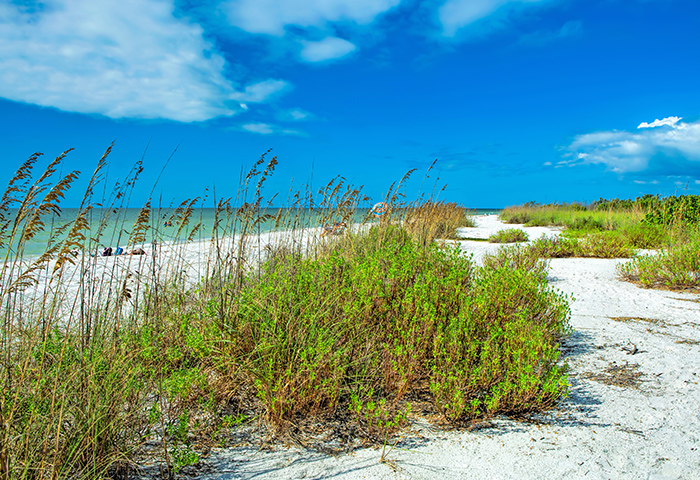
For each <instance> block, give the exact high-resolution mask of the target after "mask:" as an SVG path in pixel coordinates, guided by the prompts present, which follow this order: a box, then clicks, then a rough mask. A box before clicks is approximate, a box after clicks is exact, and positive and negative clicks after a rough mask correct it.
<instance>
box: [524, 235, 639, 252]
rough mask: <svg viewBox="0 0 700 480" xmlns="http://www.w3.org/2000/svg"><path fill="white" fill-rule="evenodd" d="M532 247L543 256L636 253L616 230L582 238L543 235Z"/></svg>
mask: <svg viewBox="0 0 700 480" xmlns="http://www.w3.org/2000/svg"><path fill="white" fill-rule="evenodd" d="M530 248H532V250H533V251H534V252H535V253H536V255H538V256H540V257H542V258H568V257H592V258H628V257H631V256H632V255H633V254H634V251H633V250H632V248H631V247H630V246H629V245H628V244H627V243H626V242H625V240H624V238H622V237H621V236H620V235H619V234H617V233H616V232H600V233H596V234H588V235H586V236H584V237H582V238H576V237H569V236H558V237H541V238H538V239H537V240H535V241H534V242H533V243H532V245H531V247H530Z"/></svg>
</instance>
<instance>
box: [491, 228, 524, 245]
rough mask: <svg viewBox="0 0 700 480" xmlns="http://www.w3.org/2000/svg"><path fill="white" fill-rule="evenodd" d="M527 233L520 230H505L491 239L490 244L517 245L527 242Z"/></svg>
mask: <svg viewBox="0 0 700 480" xmlns="http://www.w3.org/2000/svg"><path fill="white" fill-rule="evenodd" d="M527 241H528V236H527V233H525V232H523V231H522V230H520V229H519V228H508V229H505V230H499V231H498V232H496V233H494V234H493V235H491V236H490V237H489V242H491V243H516V242H527Z"/></svg>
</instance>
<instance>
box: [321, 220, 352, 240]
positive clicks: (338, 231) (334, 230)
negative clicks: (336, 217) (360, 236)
mask: <svg viewBox="0 0 700 480" xmlns="http://www.w3.org/2000/svg"><path fill="white" fill-rule="evenodd" d="M346 228H348V224H347V223H345V222H337V223H336V224H335V225H333V226H331V225H325V226H324V227H323V231H322V232H321V237H325V236H326V235H342V234H343V233H344V232H345V229H346Z"/></svg>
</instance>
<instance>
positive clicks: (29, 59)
mask: <svg viewBox="0 0 700 480" xmlns="http://www.w3.org/2000/svg"><path fill="white" fill-rule="evenodd" d="M173 10H174V7H173V4H172V1H168V0H118V1H117V0H100V1H94V0H47V1H45V2H43V5H42V8H40V9H37V10H36V11H28V10H26V9H23V7H21V6H17V5H12V4H6V3H2V4H0V96H1V97H4V98H6V99H9V100H13V101H19V102H26V103H32V104H36V105H41V106H46V107H55V108H58V109H61V110H65V111H70V112H79V113H96V114H101V115H105V116H107V117H111V118H162V119H170V120H176V121H181V122H192V121H204V120H208V119H211V118H214V117H218V116H229V115H233V114H234V113H236V112H237V111H240V110H242V109H245V106H242V105H240V102H244V101H246V102H260V101H264V100H265V99H266V98H267V97H268V96H269V95H272V94H274V93H276V92H279V91H281V90H282V89H284V88H285V87H286V86H287V84H286V83H285V82H283V81H280V80H268V81H264V82H261V83H258V84H256V85H252V86H249V87H247V88H246V89H245V90H244V91H242V92H240V91H237V89H236V87H237V85H236V84H235V83H234V82H232V81H231V80H229V79H227V78H226V76H225V75H224V73H223V72H224V69H225V66H226V62H225V60H224V58H223V57H222V56H221V55H219V54H218V53H217V52H216V51H215V50H214V47H213V45H212V44H211V43H210V42H209V41H207V40H205V39H204V37H203V30H202V28H201V26H199V25H198V24H195V23H192V22H189V21H188V20H187V19H185V18H176V17H175V16H173Z"/></svg>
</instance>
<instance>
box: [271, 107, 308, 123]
mask: <svg viewBox="0 0 700 480" xmlns="http://www.w3.org/2000/svg"><path fill="white" fill-rule="evenodd" d="M277 118H278V119H279V120H282V121H286V122H301V121H305V120H311V119H313V118H314V114H313V113H311V112H307V111H306V110H302V109H301V108H292V109H290V110H285V111H283V112H279V113H278V114H277Z"/></svg>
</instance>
